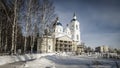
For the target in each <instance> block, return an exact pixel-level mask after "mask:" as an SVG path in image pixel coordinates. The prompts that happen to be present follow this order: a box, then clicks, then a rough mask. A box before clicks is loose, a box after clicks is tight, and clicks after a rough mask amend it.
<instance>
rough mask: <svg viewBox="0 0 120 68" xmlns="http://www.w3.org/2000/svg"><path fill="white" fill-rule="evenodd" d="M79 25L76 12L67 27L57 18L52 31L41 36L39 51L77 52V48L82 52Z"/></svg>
mask: <svg viewBox="0 0 120 68" xmlns="http://www.w3.org/2000/svg"><path fill="white" fill-rule="evenodd" d="M79 25H80V23H79V21H78V20H77V17H76V15H75V14H74V16H73V19H72V20H71V21H70V23H69V24H67V26H66V27H65V28H63V26H62V23H60V22H59V19H58V18H57V21H56V22H55V23H54V24H53V28H52V32H51V33H50V34H49V35H48V34H45V35H44V36H43V37H40V38H39V41H40V42H39V43H38V47H37V52H42V53H43V52H76V51H77V50H78V51H79V52H82V51H83V48H82V46H81V37H80V36H81V35H80V26H79ZM48 30H49V28H48Z"/></svg>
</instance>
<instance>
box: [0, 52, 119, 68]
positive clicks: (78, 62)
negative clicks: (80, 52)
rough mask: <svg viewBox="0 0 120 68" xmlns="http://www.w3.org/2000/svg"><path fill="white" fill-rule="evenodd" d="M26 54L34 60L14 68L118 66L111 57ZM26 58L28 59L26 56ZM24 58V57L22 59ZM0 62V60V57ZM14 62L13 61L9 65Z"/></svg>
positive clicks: (96, 67)
mask: <svg viewBox="0 0 120 68" xmlns="http://www.w3.org/2000/svg"><path fill="white" fill-rule="evenodd" d="M28 56H29V59H31V58H32V59H35V60H32V61H26V62H24V63H23V64H21V65H19V66H16V68H118V67H120V60H111V59H102V58H99V59H98V58H96V57H93V56H92V57H90V56H89V57H86V56H69V55H66V54H65V53H61V54H55V53H49V54H34V55H28ZM22 57H24V56H22ZM6 58H7V57H5V59H6ZM22 59H23V58H22ZM26 59H27V60H29V59H28V58H26ZM26 59H25V57H24V59H23V60H26ZM6 60H7V59H6ZM9 60H10V61H13V59H9ZM14 60H15V59H14ZM17 61H19V60H17ZM0 62H1V58H0ZM14 62H15V61H14ZM116 63H117V64H116ZM14 64H15V63H13V64H11V65H14ZM3 67H4V66H3ZM11 68H12V67H11Z"/></svg>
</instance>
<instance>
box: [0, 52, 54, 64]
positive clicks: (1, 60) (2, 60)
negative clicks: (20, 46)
mask: <svg viewBox="0 0 120 68" xmlns="http://www.w3.org/2000/svg"><path fill="white" fill-rule="evenodd" d="M53 54H54V53H45V54H25V55H18V56H0V65H4V64H8V63H14V62H19V61H28V60H33V59H38V58H40V57H42V56H46V55H53Z"/></svg>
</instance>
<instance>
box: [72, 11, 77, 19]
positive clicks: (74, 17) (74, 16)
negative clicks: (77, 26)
mask: <svg viewBox="0 0 120 68" xmlns="http://www.w3.org/2000/svg"><path fill="white" fill-rule="evenodd" d="M73 19H75V20H76V19H77V17H76V15H75V12H74V15H73Z"/></svg>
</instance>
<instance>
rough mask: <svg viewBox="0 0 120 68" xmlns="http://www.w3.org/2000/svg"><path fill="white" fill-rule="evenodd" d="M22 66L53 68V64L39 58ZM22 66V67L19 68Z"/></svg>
mask: <svg viewBox="0 0 120 68" xmlns="http://www.w3.org/2000/svg"><path fill="white" fill-rule="evenodd" d="M24 66H27V67H28V68H55V63H53V62H52V61H50V60H48V59H46V58H39V59H36V60H33V61H29V62H26V63H25V65H24ZM24 66H23V65H22V66H21V68H23V67H24Z"/></svg>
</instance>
